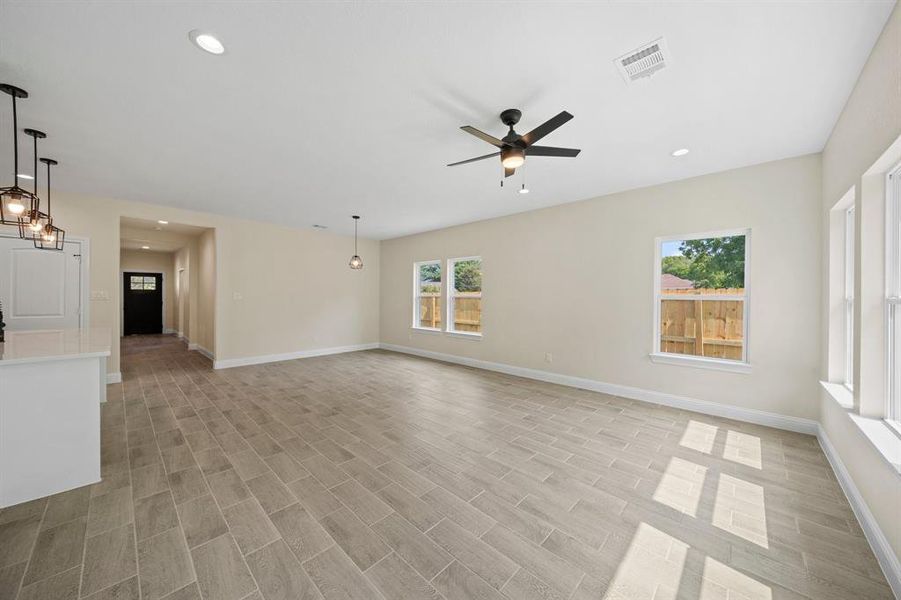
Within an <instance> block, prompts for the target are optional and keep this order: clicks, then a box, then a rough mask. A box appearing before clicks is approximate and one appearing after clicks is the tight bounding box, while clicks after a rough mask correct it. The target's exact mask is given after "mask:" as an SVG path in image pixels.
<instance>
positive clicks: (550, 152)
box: [526, 146, 581, 158]
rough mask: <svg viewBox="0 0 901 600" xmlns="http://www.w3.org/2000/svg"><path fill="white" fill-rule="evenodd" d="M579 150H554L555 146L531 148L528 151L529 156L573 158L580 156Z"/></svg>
mask: <svg viewBox="0 0 901 600" xmlns="http://www.w3.org/2000/svg"><path fill="white" fill-rule="evenodd" d="M579 152H581V150H579V149H578V148H554V147H553V146H529V147H528V148H527V149H526V155H528V156H565V157H569V158H572V157H574V156H579Z"/></svg>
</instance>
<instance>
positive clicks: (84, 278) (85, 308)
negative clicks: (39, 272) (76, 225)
mask: <svg viewBox="0 0 901 600" xmlns="http://www.w3.org/2000/svg"><path fill="white" fill-rule="evenodd" d="M0 238H6V239H13V240H21V239H22V238H20V237H19V236H18V235H13V234H12V233H10V232H8V231H0ZM65 243H66V244H70V243H77V244H79V245H80V246H81V250H80V252H79V253H78V264H79V267H80V268H79V271H78V279H79V281H78V292H79V293H78V326H79V327H80V328H81V329H87V328H88V327H90V326H91V238H83V237H78V236H74V235H72V236H70V235H68V234H67V235H66V239H65ZM46 252H55V250H46ZM11 285H12V284H10V286H11Z"/></svg>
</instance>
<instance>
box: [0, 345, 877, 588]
mask: <svg viewBox="0 0 901 600" xmlns="http://www.w3.org/2000/svg"><path fill="white" fill-rule="evenodd" d="M123 357H124V361H123V364H124V368H123V373H124V381H123V383H122V384H121V385H118V386H113V387H111V388H110V394H109V401H108V402H107V404H106V405H105V406H104V407H103V410H102V464H103V481H102V482H101V483H99V484H96V485H92V486H88V487H84V488H80V489H76V490H72V491H69V492H65V493H62V494H58V495H56V496H53V497H50V498H44V499H41V500H37V501H33V502H29V503H26V504H23V505H19V506H15V507H10V508H6V509H3V510H2V511H0V598H2V599H9V600H12V599H15V598H18V599H19V600H26V599H33V598H34V599H41V600H47V599H65V598H91V599H94V600H100V599H104V600H112V599H116V600H128V599H132V598H141V599H143V600H157V599H168V600H175V599H178V600H189V599H199V598H203V599H205V600H240V599H247V600H250V599H254V600H260V599H264V600H276V599H297V598H327V599H333V598H334V599H338V598H359V599H374V600H383V599H388V600H392V599H404V600H406V599H411V600H415V599H418V598H431V599H441V598H444V599H446V600H458V599H461V600H462V599H469V598H478V599H483V600H484V599H489V600H490V599H502V598H508V599H511V600H522V599H530V598H544V599H577V600H587V599H591V600H601V599H610V600H614V599H636V600H637V599H648V600H650V599H653V600H661V599H669V598H678V599H683V600H686V599H687V600H727V599H728V600H780V599H789V600H791V599H800V598H816V599H827V600H828V599H835V600H849V599H864V598H891V592H890V590H889V588H888V587H887V585H886V583H885V579H884V578H883V576H882V574H881V572H880V569H879V566H878V564H877V563H876V561H875V559H874V557H873V554H872V552H871V551H870V548H869V547H868V545H867V542H866V540H865V539H864V537H863V535H862V533H861V530H860V528H859V526H858V524H857V522H856V521H855V519H854V516H853V514H852V512H851V509H850V508H849V505H848V503H847V501H846V500H845V498H844V496H843V494H842V491H841V489H840V488H839V486H838V484H837V483H836V480H835V477H834V476H833V473H832V472H831V471H830V468H829V466H828V464H827V462H826V459H825V457H824V456H823V454H822V452H821V451H820V449H819V447H818V445H817V442H816V440H815V439H814V438H813V437H810V436H804V435H798V434H793V433H787V432H783V431H777V430H774V429H767V428H764V427H757V426H751V425H747V424H743V423H738V422H733V421H728V420H725V419H718V418H713V417H707V416H704V415H699V414H694V413H689V412H685V411H679V410H674V409H670V408H665V407H660V406H654V405H650V404H643V403H641V402H635V401H631V400H624V399H621V398H616V397H612V396H605V395H602V394H596V393H591V392H585V391H580V390H574V389H570V388H564V387H559V386H554V385H549V384H543V383H538V382H534V381H529V380H524V379H518V378H514V377H508V376H504V375H499V374H495V373H489V372H484V371H479V370H475V369H468V368H463V367H458V366H453V365H447V364H443V363H438V362H432V361H428V360H423V359H418V358H413V357H409V356H404V355H400V354H393V353H388V352H381V351H371V352H358V353H353V354H344V355H336V356H329V357H321V358H312V359H305V360H299V361H292V362H283V363H277V364H270V365H261V366H254V367H243V368H237V369H230V370H225V371H213V370H212V369H211V367H210V363H209V361H207V360H206V359H204V358H203V357H201V356H199V355H197V354H196V353H189V352H187V351H186V350H185V349H184V347H183V345H182V344H180V343H179V342H178V341H176V340H175V339H173V338H171V337H166V336H148V337H136V338H128V339H127V340H126V341H125V342H124V344H123Z"/></svg>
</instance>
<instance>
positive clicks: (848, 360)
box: [842, 203, 857, 391]
mask: <svg viewBox="0 0 901 600" xmlns="http://www.w3.org/2000/svg"><path fill="white" fill-rule="evenodd" d="M856 215H857V213H856V211H855V208H854V204H853V203H852V204H851V206H849V207H848V208H846V209H845V237H844V254H843V256H844V262H845V268H844V275H845V281H844V300H843V304H844V317H843V319H844V346H845V352H844V359H843V360H844V369H843V371H842V373H843V376H842V384H843V385H844V386H845V387H846V388H848V389H849V390H851V391H854V240H855V237H856V236H855V235H854V231H855V229H854V228H855V223H856V220H857V217H856Z"/></svg>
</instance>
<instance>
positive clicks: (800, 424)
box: [379, 344, 818, 435]
mask: <svg viewBox="0 0 901 600" xmlns="http://www.w3.org/2000/svg"><path fill="white" fill-rule="evenodd" d="M379 347H380V348H383V349H385V350H391V351H394V352H402V353H404V354H413V355H415V356H421V357H423V358H431V359H434V360H440V361H443V362H449V363H454V364H458V365H464V366H467V367H475V368H478V369H485V370H487V371H496V372H498V373H506V374H507V375H515V376H517V377H525V378H527V379H536V380H538V381H546V382H548V383H556V384H559V385H565V386H569V387H574V388H579V389H583V390H591V391H593V392H601V393H603V394H610V395H612V396H621V397H623V398H629V399H632V400H641V401H643V402H651V403H654V404H662V405H664V406H671V407H673V408H681V409H684V410H690V411H694V412H699V413H704V414H707V415H713V416H716V417H724V418H727V419H735V420H737V421H745V422H748V423H755V424H757V425H765V426H767V427H775V428H777V429H785V430H788V431H795V432H798V433H807V434H810V435H816V434H817V428H818V423H817V422H816V421H813V420H811V419H802V418H800V417H790V416H786V415H780V414H777V413H771V412H766V411H762V410H755V409H753V408H741V407H738V406H730V405H728V404H719V403H718V402H709V401H707V400H698V399H696V398H689V397H687V396H677V395H675V394H668V393H665V392H656V391H653V390H646V389H643V388H636V387H631V386H626V385H619V384H616V383H606V382H603V381H597V380H594V379H586V378H583V377H574V376H572V375H561V374H560V373H551V372H550V371H540V370H538V369H528V368H526V367H516V366H513V365H507V364H504V363H495V362H487V361H483V360H477V359H474V358H465V357H462V356H455V355H453V354H443V353H440V352H431V351H429V350H420V349H419V348H411V347H409V346H397V345H394V344H380V345H379Z"/></svg>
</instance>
